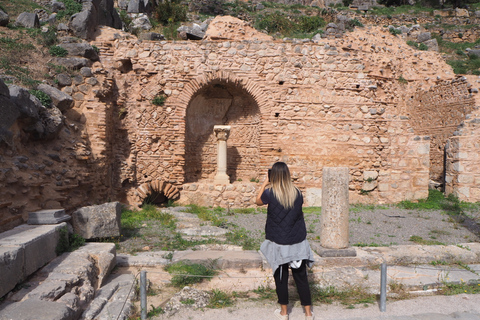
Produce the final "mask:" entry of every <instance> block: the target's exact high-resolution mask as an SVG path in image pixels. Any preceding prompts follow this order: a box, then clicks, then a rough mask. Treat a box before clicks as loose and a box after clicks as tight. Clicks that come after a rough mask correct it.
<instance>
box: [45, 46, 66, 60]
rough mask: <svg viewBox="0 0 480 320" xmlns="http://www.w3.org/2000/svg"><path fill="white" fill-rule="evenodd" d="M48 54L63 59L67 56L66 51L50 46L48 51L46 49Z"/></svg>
mask: <svg viewBox="0 0 480 320" xmlns="http://www.w3.org/2000/svg"><path fill="white" fill-rule="evenodd" d="M48 53H50V54H51V55H52V56H55V57H65V56H67V55H68V51H67V49H65V48H62V47H59V46H51V47H50V49H48Z"/></svg>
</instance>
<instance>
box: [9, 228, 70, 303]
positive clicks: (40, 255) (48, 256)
mask: <svg viewBox="0 0 480 320" xmlns="http://www.w3.org/2000/svg"><path fill="white" fill-rule="evenodd" d="M62 228H65V229H66V228H67V224H66V223H65V222H62V223H60V224H57V225H26V224H24V225H20V226H18V227H15V228H13V229H11V230H9V231H6V232H3V233H1V234H0V270H1V272H0V297H3V296H4V295H5V294H7V293H8V292H9V291H10V290H12V289H13V288H15V286H16V285H17V284H18V283H20V282H22V281H23V280H25V279H26V278H27V277H28V276H30V275H31V274H33V273H34V272H35V271H37V270H38V269H39V268H41V267H43V266H44V265H45V264H47V263H49V262H50V261H52V260H53V259H55V258H56V257H57V253H56V252H55V248H56V247H57V244H58V242H59V239H60V234H59V230H60V229H62Z"/></svg>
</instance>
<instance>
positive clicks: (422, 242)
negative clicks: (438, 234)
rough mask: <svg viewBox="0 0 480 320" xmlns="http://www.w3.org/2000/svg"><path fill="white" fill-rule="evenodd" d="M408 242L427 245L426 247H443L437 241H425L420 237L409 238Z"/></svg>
mask: <svg viewBox="0 0 480 320" xmlns="http://www.w3.org/2000/svg"><path fill="white" fill-rule="evenodd" d="M408 240H409V241H412V242H415V243H417V244H421V245H428V246H431V245H445V244H444V243H442V242H439V241H434V240H425V239H423V238H422V237H420V236H411V237H410V239H408Z"/></svg>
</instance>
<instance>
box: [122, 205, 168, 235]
mask: <svg viewBox="0 0 480 320" xmlns="http://www.w3.org/2000/svg"><path fill="white" fill-rule="evenodd" d="M145 220H156V221H158V222H160V223H161V224H162V225H164V226H167V227H169V228H171V229H175V217H174V216H173V215H172V214H170V213H167V212H162V211H161V210H158V209H157V208H156V207H155V206H153V205H144V206H143V207H142V210H140V211H136V210H126V209H124V210H123V211H122V216H121V225H122V229H123V228H127V229H129V228H130V229H131V228H138V227H140V225H141V224H142V223H143V222H144V221H145Z"/></svg>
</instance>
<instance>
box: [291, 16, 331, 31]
mask: <svg viewBox="0 0 480 320" xmlns="http://www.w3.org/2000/svg"><path fill="white" fill-rule="evenodd" d="M325 25H326V23H325V20H324V19H323V18H322V17H319V16H300V17H299V19H298V29H299V30H298V31H300V32H305V33H310V32H315V31H317V30H318V29H319V28H321V27H324V26H325Z"/></svg>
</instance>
